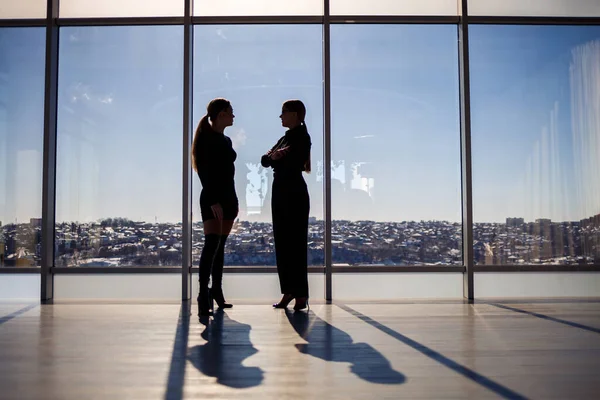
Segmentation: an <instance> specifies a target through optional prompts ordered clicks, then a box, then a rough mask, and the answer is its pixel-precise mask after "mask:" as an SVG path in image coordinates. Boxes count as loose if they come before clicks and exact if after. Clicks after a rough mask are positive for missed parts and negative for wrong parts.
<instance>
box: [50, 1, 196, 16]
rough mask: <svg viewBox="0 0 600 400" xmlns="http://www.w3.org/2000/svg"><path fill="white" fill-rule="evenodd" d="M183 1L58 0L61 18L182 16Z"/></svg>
mask: <svg viewBox="0 0 600 400" xmlns="http://www.w3.org/2000/svg"><path fill="white" fill-rule="evenodd" d="M183 6H184V0H177V1H173V0H169V1H168V0H102V1H97V0H60V10H59V13H60V16H61V17H62V18H83V17H87V18H94V17H170V16H183V14H184V12H183V11H184V10H183Z"/></svg>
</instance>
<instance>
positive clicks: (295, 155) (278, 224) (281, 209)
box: [261, 100, 311, 311]
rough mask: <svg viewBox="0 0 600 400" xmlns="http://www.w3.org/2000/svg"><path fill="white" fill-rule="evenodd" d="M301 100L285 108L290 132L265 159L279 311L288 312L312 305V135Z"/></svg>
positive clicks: (283, 119) (283, 112)
mask: <svg viewBox="0 0 600 400" xmlns="http://www.w3.org/2000/svg"><path fill="white" fill-rule="evenodd" d="M305 117H306V108H305V107H304V104H303V103H302V102H301V101H300V100H288V101H286V102H285V103H283V106H282V108H281V115H280V116H279V118H281V125H283V126H284V127H286V128H288V131H287V132H286V133H285V136H283V137H282V138H281V139H279V141H278V142H277V144H276V145H275V146H273V148H272V149H271V150H269V151H268V152H267V154H265V155H264V156H262V159H261V164H262V166H263V167H265V168H266V167H273V194H272V198H271V209H272V213H273V236H274V239H275V255H276V259H277V273H278V274H279V283H280V286H281V293H282V294H283V297H282V298H281V300H280V301H279V303H276V304H273V307H275V308H287V306H288V304H289V303H290V301H292V299H295V300H296V302H295V304H294V310H296V311H298V310H303V309H305V308H306V307H307V305H308V269H307V254H306V253H307V247H308V245H307V241H308V213H309V210H310V203H309V197H308V189H307V187H306V182H305V181H304V178H303V176H302V172H303V171H304V172H307V173H309V172H310V147H311V141H310V135H309V134H308V131H307V129H306V124H305V123H304V118H305Z"/></svg>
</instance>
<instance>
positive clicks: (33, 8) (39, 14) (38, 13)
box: [0, 0, 47, 19]
mask: <svg viewBox="0 0 600 400" xmlns="http://www.w3.org/2000/svg"><path fill="white" fill-rule="evenodd" d="M46 4H47V0H18V1H17V0H0V19H10V18H46Z"/></svg>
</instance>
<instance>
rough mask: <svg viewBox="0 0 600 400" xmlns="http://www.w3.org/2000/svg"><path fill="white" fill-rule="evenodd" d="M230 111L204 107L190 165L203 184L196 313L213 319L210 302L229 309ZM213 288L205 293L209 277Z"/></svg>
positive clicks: (220, 103)
mask: <svg viewBox="0 0 600 400" xmlns="http://www.w3.org/2000/svg"><path fill="white" fill-rule="evenodd" d="M234 117H235V116H234V115H233V108H232V107H231V103H230V102H229V101H228V100H225V99H214V100H212V101H211V102H210V103H208V106H207V107H206V115H205V116H204V117H202V119H201V120H200V123H199V124H198V128H197V129H196V133H195V134H194V142H193V144H192V165H193V166H194V169H195V170H196V172H198V176H199V177H200V182H201V183H202V192H201V194H200V211H201V213H202V221H203V223H204V247H203V249H202V255H201V256H200V277H199V279H200V293H199V294H198V313H199V314H200V315H201V316H210V315H212V311H211V310H212V299H214V300H215V301H216V302H217V304H218V305H219V307H220V308H231V307H233V306H232V305H231V304H228V303H226V302H225V297H224V295H223V289H222V286H221V285H222V280H223V263H224V256H225V242H226V241H227V236H228V235H229V233H230V232H231V227H232V226H233V222H234V220H235V218H236V217H237V215H238V211H239V205H238V198H237V195H236V193H235V183H234V175H235V165H234V162H235V159H236V157H237V154H236V152H235V151H234V150H233V147H232V145H231V139H230V138H229V137H227V136H225V134H224V133H223V131H224V130H225V128H226V127H228V126H231V125H233V119H234ZM211 275H212V287H211V289H210V290H209V289H208V283H209V281H210V276H211Z"/></svg>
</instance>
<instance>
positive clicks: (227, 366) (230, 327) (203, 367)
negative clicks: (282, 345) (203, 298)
mask: <svg viewBox="0 0 600 400" xmlns="http://www.w3.org/2000/svg"><path fill="white" fill-rule="evenodd" d="M201 323H202V324H203V325H205V326H206V329H204V331H203V332H202V338H204V340H206V341H207V342H206V343H205V344H203V345H199V346H195V347H193V348H192V349H191V350H190V352H189V354H188V360H190V361H191V362H192V364H193V365H194V367H196V368H197V369H198V370H199V371H200V372H202V373H203V374H204V375H206V376H212V377H215V378H217V383H219V384H221V385H225V386H229V387H232V388H237V389H243V388H250V387H254V386H258V385H260V384H261V383H262V381H263V379H264V377H263V375H264V372H263V370H262V369H261V368H258V367H246V366H244V365H242V362H243V361H244V360H245V359H246V358H248V357H250V356H252V355H254V354H256V353H257V352H258V350H257V349H256V348H255V347H254V346H253V345H252V343H251V342H250V329H251V327H250V325H247V324H242V323H240V322H237V321H235V320H233V319H231V318H229V316H228V315H227V314H226V313H225V312H223V310H218V311H216V312H215V315H214V318H213V319H212V320H209V319H202V320H201Z"/></svg>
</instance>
